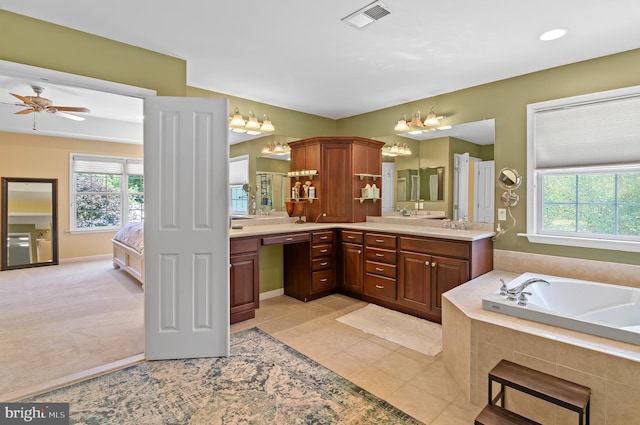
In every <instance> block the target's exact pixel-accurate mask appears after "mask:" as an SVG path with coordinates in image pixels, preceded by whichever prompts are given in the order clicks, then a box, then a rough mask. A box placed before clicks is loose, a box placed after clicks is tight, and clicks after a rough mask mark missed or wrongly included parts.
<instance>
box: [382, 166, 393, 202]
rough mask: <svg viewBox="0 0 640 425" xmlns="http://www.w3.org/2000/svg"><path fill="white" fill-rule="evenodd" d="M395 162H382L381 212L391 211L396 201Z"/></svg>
mask: <svg viewBox="0 0 640 425" xmlns="http://www.w3.org/2000/svg"><path fill="white" fill-rule="evenodd" d="M394 174H395V164H394V163H393V162H383V163H382V212H383V213H386V212H393V210H394V205H395V203H396V191H395V182H394V178H393V176H394Z"/></svg>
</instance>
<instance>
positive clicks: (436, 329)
mask: <svg viewBox="0 0 640 425" xmlns="http://www.w3.org/2000/svg"><path fill="white" fill-rule="evenodd" d="M336 320H337V321H338V322H341V323H344V324H345V325H349V326H352V327H354V328H357V329H360V330H361V331H363V332H366V333H369V334H372V335H376V336H379V337H380V338H384V339H386V340H387V341H391V342H395V343H396V344H399V345H402V346H404V347H407V348H411V349H412V350H415V351H417V352H419V353H422V354H426V355H427V356H437V355H438V354H439V353H440V352H441V351H442V326H441V325H439V324H437V323H433V322H430V321H428V320H424V319H420V318H418V317H414V316H411V315H409V314H404V313H400V312H399V311H394V310H389V309H388V308H384V307H380V306H379V305H375V304H368V305H367V306H366V307H364V308H361V309H359V310H356V311H353V312H351V313H349V314H346V315H344V316H340V317H338V318H337V319H336Z"/></svg>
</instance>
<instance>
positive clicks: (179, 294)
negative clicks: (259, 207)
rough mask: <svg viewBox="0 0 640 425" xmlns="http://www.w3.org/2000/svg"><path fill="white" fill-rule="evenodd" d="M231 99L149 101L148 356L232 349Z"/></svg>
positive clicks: (146, 126)
mask: <svg viewBox="0 0 640 425" xmlns="http://www.w3.org/2000/svg"><path fill="white" fill-rule="evenodd" d="M228 115H229V114H228V102H227V100H226V99H196V98H180V97H150V98H147V99H145V112H144V116H145V124H144V136H145V139H144V168H145V169H144V175H145V197H144V199H145V211H146V212H147V213H146V217H145V223H144V238H145V241H144V242H145V243H144V245H145V253H144V254H145V285H144V288H145V329H146V330H145V336H146V341H145V346H146V357H147V359H148V360H157V359H177V358H189V357H213V356H228V355H229V227H228V198H229V197H228V196H227V193H228V178H229V177H228V169H229V165H228V164H229V148H228V140H227V138H228V131H229V130H228V122H227V120H228Z"/></svg>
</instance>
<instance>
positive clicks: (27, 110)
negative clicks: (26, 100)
mask: <svg viewBox="0 0 640 425" xmlns="http://www.w3.org/2000/svg"><path fill="white" fill-rule="evenodd" d="M32 112H33V108H28V109H23V110H22V111H18V112H16V114H17V115H25V114H30V113H32Z"/></svg>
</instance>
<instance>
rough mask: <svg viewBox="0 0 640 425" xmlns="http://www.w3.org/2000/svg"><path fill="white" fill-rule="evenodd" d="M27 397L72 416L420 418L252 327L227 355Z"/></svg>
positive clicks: (139, 368)
mask: <svg viewBox="0 0 640 425" xmlns="http://www.w3.org/2000/svg"><path fill="white" fill-rule="evenodd" d="M23 401H24V402H37V403H42V402H44V403H53V402H60V403H70V423H71V424H171V425H174V424H175V425H177V424H207V425H212V424H260V425H262V424H286V425H289V424H311V423H313V424H420V423H421V422H419V421H417V420H416V419H414V418H412V417H411V416H409V415H407V414H406V413H404V412H402V411H400V410H398V409H397V408H395V407H394V406H392V405H390V404H389V403H387V402H386V401H384V400H381V399H379V398H378V397H376V396H374V395H373V394H371V393H369V392H367V391H365V390H363V389H362V388H360V387H358V386H356V385H355V384H353V383H352V382H350V381H348V380H346V379H344V378H342V377H340V376H338V375H336V374H335V373H333V372H332V371H330V370H329V369H326V368H324V367H323V366H322V365H320V364H318V363H316V362H315V361H313V360H311V359H309V358H307V357H306V356H304V355H302V354H300V353H299V352H297V351H296V350H294V349H293V348H291V347H289V346H287V345H285V344H283V343H281V342H280V341H278V340H276V339H274V338H272V337H271V336H269V335H267V334H266V333H264V332H263V331H261V330H259V329H257V328H252V329H249V330H246V331H242V332H239V333H237V334H233V335H232V336H231V355H230V356H229V357H226V358H203V359H183V360H161V361H150V362H145V363H142V364H140V365H136V366H132V367H129V368H127V369H123V370H121V371H118V372H114V373H110V374H107V375H103V376H100V377H97V378H93V379H91V380H88V381H85V382H81V383H78V384H75V385H71V386H68V387H64V388H61V389H59V390H55V391H52V392H49V393H46V394H42V395H39V396H36V397H31V398H29V399H27V400H23Z"/></svg>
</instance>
